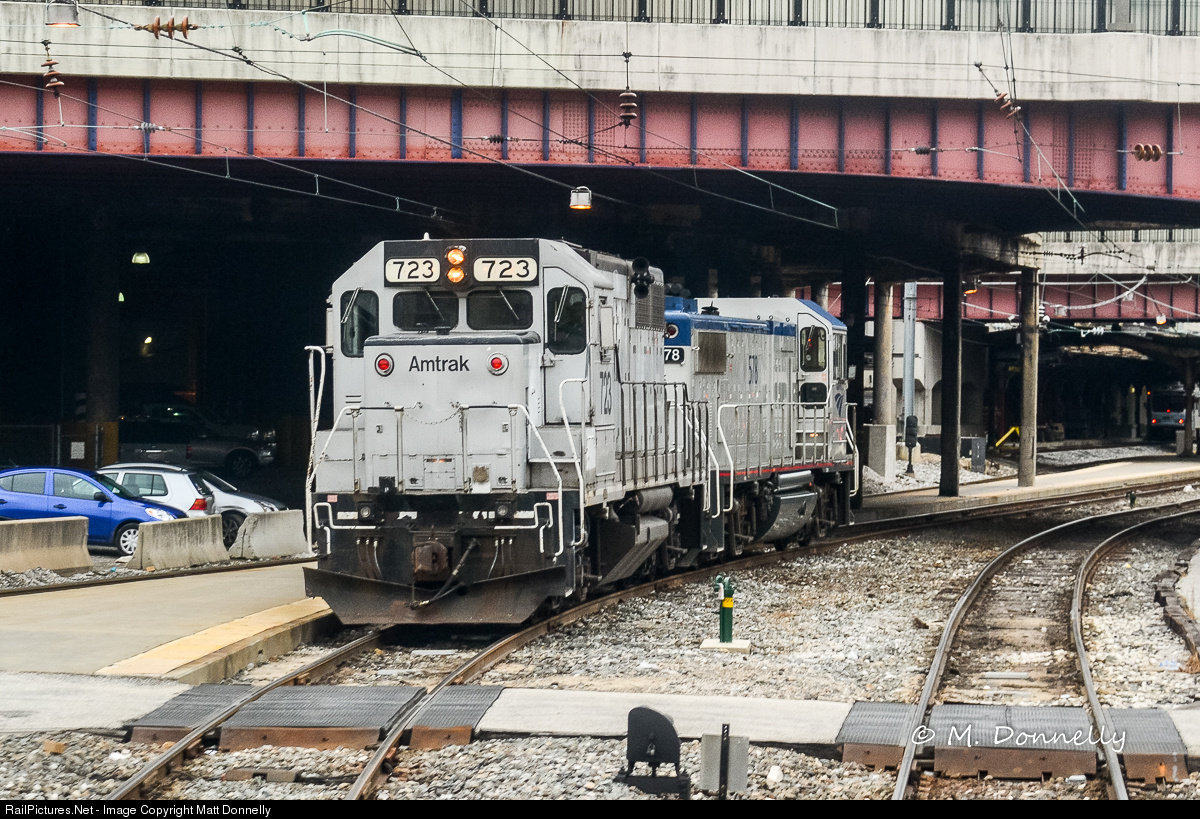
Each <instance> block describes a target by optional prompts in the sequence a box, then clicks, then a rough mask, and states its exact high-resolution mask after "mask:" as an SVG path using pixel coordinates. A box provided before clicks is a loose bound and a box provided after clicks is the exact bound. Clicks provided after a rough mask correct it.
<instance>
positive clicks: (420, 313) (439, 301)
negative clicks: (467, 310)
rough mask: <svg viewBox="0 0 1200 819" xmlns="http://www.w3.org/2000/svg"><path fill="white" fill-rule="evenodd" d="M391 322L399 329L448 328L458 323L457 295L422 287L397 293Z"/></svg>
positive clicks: (393, 301)
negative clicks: (435, 291)
mask: <svg viewBox="0 0 1200 819" xmlns="http://www.w3.org/2000/svg"><path fill="white" fill-rule="evenodd" d="M392 323H393V324H395V325H396V326H397V327H399V328H400V329H401V330H448V329H450V328H451V327H454V326H455V325H456V324H458V296H457V295H455V294H454V293H434V292H432V291H430V290H424V289H423V290H406V291H404V292H403V293H397V294H396V297H395V298H394V299H392Z"/></svg>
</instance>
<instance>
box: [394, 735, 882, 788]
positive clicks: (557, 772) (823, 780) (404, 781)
mask: <svg viewBox="0 0 1200 819" xmlns="http://www.w3.org/2000/svg"><path fill="white" fill-rule="evenodd" d="M529 760H538V762H537V763H535V764H530V763H529ZM625 765H626V761H625V742H624V741H623V740H611V739H594V738H589V737H527V738H522V739H503V740H499V739H498V740H487V741H483V742H473V743H471V744H470V745H465V746H451V747H448V748H443V749H441V750H440V751H408V750H404V751H402V752H401V753H400V754H399V755H397V757H396V769H395V770H394V771H393V773H392V778H391V779H390V780H389V781H388V783H387V784H386V786H384V787H383V788H382V789H381V790H380V791H379V793H378V794H377V795H376V798H377V799H529V798H533V799H657V798H661V797H657V796H652V795H649V794H645V793H643V792H642V791H640V790H637V789H636V788H632V787H630V786H628V785H626V784H624V783H623V782H618V781H616V779H617V774H618V773H619V772H620V771H621V770H622V769H623V768H624V767H625ZM680 767H681V769H682V770H683V771H684V772H685V773H687V774H688V775H689V776H690V778H691V781H692V791H691V794H692V798H693V799H704V798H711V797H713V796H714V794H711V793H705V792H703V791H701V790H700V785H701V781H700V743H699V742H685V743H683V744H682V746H681V747H680ZM634 773H635V774H636V775H645V774H648V773H649V768H647V767H646V766H645V765H644V764H639V765H638V766H637V768H636V770H635V771H634ZM658 773H659V774H660V775H663V774H670V775H674V766H670V765H666V766H661V767H660V768H659V770H658ZM747 780H748V782H747V789H746V791H745V792H743V793H738V794H729V796H730V798H732V799H888V798H890V797H891V794H892V789H893V788H895V786H896V775H895V773H894V772H886V773H876V772H873V771H871V770H869V769H867V768H864V767H862V766H861V765H856V764H854V763H842V762H836V761H832V760H825V759H817V758H816V757H811V756H806V755H804V754H801V753H799V752H797V751H792V750H786V749H782V748H766V747H760V746H751V747H750V759H749V768H748V777H747Z"/></svg>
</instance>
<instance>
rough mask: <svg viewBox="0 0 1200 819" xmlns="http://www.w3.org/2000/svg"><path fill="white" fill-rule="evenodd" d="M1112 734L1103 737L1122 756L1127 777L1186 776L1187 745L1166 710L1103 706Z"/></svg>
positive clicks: (1166, 778) (1150, 779) (1174, 778)
mask: <svg viewBox="0 0 1200 819" xmlns="http://www.w3.org/2000/svg"><path fill="white" fill-rule="evenodd" d="M1104 712H1105V714H1106V715H1107V716H1108V719H1109V722H1110V723H1111V724H1112V726H1113V736H1112V737H1105V738H1104V739H1105V741H1107V742H1111V743H1112V747H1113V750H1114V751H1116V752H1117V753H1118V754H1120V755H1121V759H1122V761H1123V762H1124V763H1125V776H1126V777H1127V778H1128V779H1141V780H1142V781H1144V782H1147V783H1150V782H1155V781H1157V780H1159V779H1162V780H1164V781H1166V782H1178V781H1180V780H1181V779H1187V778H1188V770H1187V747H1186V746H1185V745H1184V744H1183V740H1182V739H1181V738H1180V736H1179V731H1178V730H1177V729H1176V728H1175V721H1174V720H1172V719H1171V717H1170V715H1169V714H1167V712H1166V711H1161V710H1159V709H1157V708H1105V709H1104Z"/></svg>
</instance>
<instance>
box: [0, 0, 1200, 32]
mask: <svg viewBox="0 0 1200 819" xmlns="http://www.w3.org/2000/svg"><path fill="white" fill-rule="evenodd" d="M16 1H17V0H0V2H16ZM87 5H98V6H136V7H139V8H141V7H144V6H146V5H154V4H153V3H151V2H150V0H98V2H94V3H91V2H89V3H88V4H87ZM184 7H187V8H197V9H220V10H221V11H223V12H224V11H226V10H228V9H233V10H244V11H262V12H280V11H283V12H311V13H330V12H331V13H338V14H388V15H398V16H404V15H419V16H432V17H493V18H518V19H522V18H523V19H532V20H583V21H595V22H628V23H650V22H654V23H691V24H696V23H726V24H731V25H752V26H815V27H822V28H884V29H901V30H914V31H938V30H941V31H998V30H1001V27H1003V30H1005V31H1009V32H1014V33H1017V34H1091V33H1096V32H1103V31H1117V30H1123V29H1126V28H1127V29H1129V30H1132V31H1135V32H1140V33H1144V34H1166V35H1196V34H1200V0H326V2H322V1H321V0H190V2H186V3H185V4H184ZM1122 16H1125V17H1126V18H1127V20H1128V22H1127V23H1125V24H1124V26H1122V25H1121V24H1119V23H1118V22H1117V21H1118V19H1120V18H1121V17H1122Z"/></svg>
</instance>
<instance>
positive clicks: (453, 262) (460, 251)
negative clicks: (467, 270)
mask: <svg viewBox="0 0 1200 819" xmlns="http://www.w3.org/2000/svg"><path fill="white" fill-rule="evenodd" d="M466 259H467V250H466V248H463V247H452V248H450V249H449V250H447V251H446V261H448V262H449V263H450V266H451V267H458V266H459V265H461V264H462V263H463V262H464V261H466Z"/></svg>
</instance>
